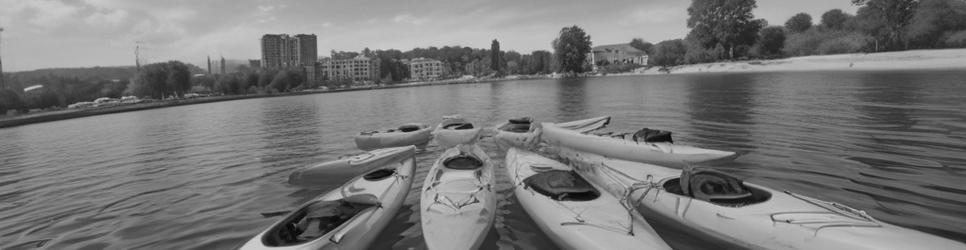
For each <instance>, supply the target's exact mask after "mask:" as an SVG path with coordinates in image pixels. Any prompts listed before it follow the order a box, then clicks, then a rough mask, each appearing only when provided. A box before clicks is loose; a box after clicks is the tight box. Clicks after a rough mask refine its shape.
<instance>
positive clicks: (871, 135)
mask: <svg viewBox="0 0 966 250" xmlns="http://www.w3.org/2000/svg"><path fill="white" fill-rule="evenodd" d="M964 78H966V72H962V71H957V72H946V71H935V72H933V71H930V72H820V73H763V74H721V75H676V76H641V77H605V78H591V79H584V80H560V81H557V80H535V81H506V82H499V83H493V84H478V85H446V86H428V87H420V88H406V89H391V90H378V91H360V92H342V93H329V94H319V95H304V96H289V97H278V98H263V99H247V100H238V101H231V102H219V103H209V104H202V105H190V106H179V107H171V108H165V109H154V110H145V111H139V112H129V113H120V114H112V115H105V116H97V117H88V118H82V119H73V120H66V121H59V122H50V123H42V124H35V125H28V126H21V127H14V128H6V129H0V138H2V139H0V249H34V248H49V249H104V248H109V249H231V248H235V247H238V246H240V245H241V244H243V243H244V242H245V241H247V240H248V239H249V238H250V237H252V236H253V235H255V234H257V233H259V232H261V231H262V230H264V229H265V227H267V226H268V225H270V224H271V223H273V222H274V221H275V220H277V219H278V218H277V217H274V218H265V217H263V216H262V215H261V213H264V212H275V211H286V210H290V209H292V208H293V207H296V206H298V205H300V204H302V203H304V202H306V201H308V200H309V199H312V198H313V197H315V196H318V195H320V194H323V193H325V192H327V191H329V190H331V189H332V188H335V187H337V186H339V185H340V184H341V183H340V181H344V180H343V179H345V180H347V179H348V177H346V178H340V179H338V180H336V181H333V183H321V184H320V185H318V186H314V187H303V186H296V185H291V184H289V183H288V182H287V176H288V174H289V173H291V172H292V171H293V170H295V169H297V168H300V167H303V166H307V165H310V164H312V163H316V162H320V161H327V160H333V159H337V158H339V157H341V156H345V155H352V154H355V153H358V152H359V151H358V150H356V149H354V144H353V142H352V139H351V136H352V135H354V134H356V133H358V132H359V131H362V130H367V129H376V128H386V127H394V126H395V125H396V124H397V123H401V122H423V123H429V124H432V123H435V122H438V121H439V119H440V116H441V115H444V114H455V113H461V114H462V115H463V116H465V117H468V118H470V119H473V120H475V121H477V122H478V123H479V124H481V125H484V126H492V125H495V124H496V123H498V122H499V121H500V120H502V119H506V118H508V117H518V116H532V117H535V118H537V119H541V120H557V119H578V118H586V117H590V116H598V115H613V117H614V119H613V121H612V124H611V125H610V127H611V128H612V129H613V130H614V131H622V132H626V131H631V130H636V129H639V128H641V127H651V128H660V129H665V130H670V131H673V132H674V136H675V141H676V143H679V144H685V145H693V146H698V147H707V148H714V149H721V150H730V151H740V152H742V153H743V155H742V156H741V157H739V158H738V159H736V161H735V162H732V163H723V164H722V165H720V166H716V167H719V168H720V169H721V170H722V171H726V172H729V173H733V174H735V175H737V176H741V177H745V178H748V180H749V182H753V183H758V184H762V185H766V186H769V187H772V188H775V189H778V190H790V191H793V192H796V193H802V194H805V195H809V196H813V197H816V198H820V199H825V200H830V201H836V202H841V203H845V204H847V205H850V206H853V207H856V208H859V209H864V210H867V211H869V212H870V214H872V215H873V216H876V217H877V218H879V219H881V220H883V221H886V222H890V223H896V224H899V225H903V226H909V227H912V228H914V229H917V230H922V231H926V232H930V233H935V234H938V235H940V236H944V237H948V238H952V239H958V240H966V233H964V232H966V211H964V210H963V209H962V208H964V207H966V181H963V180H966V154H963V153H962V151H963V149H964V148H966V110H964V109H963V108H962V104H963V103H966V96H964V95H961V94H957V93H966V85H963V84H960V83H961V82H962V79H964ZM482 145H483V146H484V149H485V150H486V151H487V153H488V154H489V156H490V157H491V158H492V159H493V160H494V163H496V164H495V165H496V166H497V170H496V178H497V184H496V187H495V190H497V195H498V197H499V202H498V204H497V210H496V211H495V214H496V218H495V219H494V226H493V229H492V230H491V231H490V232H489V233H488V235H487V236H486V241H485V243H484V244H483V248H484V249H548V248H549V249H552V248H556V247H557V246H555V245H553V243H552V242H551V240H550V239H549V238H548V237H547V236H546V235H544V234H543V233H542V232H540V229H539V228H538V227H537V226H536V225H535V224H534V222H533V221H532V219H531V218H530V217H529V215H528V214H527V213H526V211H524V210H523V208H522V207H521V206H520V204H519V203H518V202H517V201H516V198H515V197H514V195H513V192H512V188H513V187H512V185H511V184H510V182H509V181H508V179H507V177H506V174H505V173H504V171H505V170H504V167H503V157H504V153H505V151H503V150H500V149H498V148H497V147H496V146H495V145H493V144H492V141H491V140H489V139H487V140H484V141H483V142H482ZM443 150H444V149H442V148H439V147H436V146H435V145H430V146H428V147H427V148H426V149H425V150H420V151H419V152H418V154H417V156H416V159H417V165H418V166H419V167H418V168H417V170H416V176H415V177H414V180H413V181H414V182H413V183H415V184H414V185H413V187H412V188H411V189H410V194H409V195H408V196H407V197H406V200H405V202H404V205H403V208H402V209H401V212H400V213H399V214H397V215H396V216H395V217H394V218H393V221H392V222H391V223H390V226H389V227H387V228H386V229H385V230H384V231H383V232H382V234H380V235H379V237H378V240H377V243H376V244H374V245H373V248H374V249H425V243H424V242H423V239H422V229H421V227H420V217H419V216H420V213H419V211H418V210H419V208H418V206H419V202H418V201H419V191H420V186H421V184H422V181H423V179H424V178H425V175H426V172H427V171H428V168H429V167H430V166H431V165H432V164H433V162H434V161H435V159H436V157H438V156H439V155H440V153H441V152H442V151H443ZM653 226H654V227H655V229H656V230H658V231H659V232H665V233H664V234H662V236H667V237H670V238H672V239H677V240H680V241H682V242H684V243H686V244H684V245H680V243H681V242H678V243H679V244H677V245H676V246H688V247H695V248H714V247H715V245H713V244H710V245H709V244H707V243H694V242H699V241H697V240H694V239H691V238H690V237H688V236H687V235H674V234H675V232H673V231H670V230H672V229H673V228H672V227H669V226H668V225H663V224H660V223H658V224H655V225H653ZM692 241H694V242H692ZM702 244H703V245H702Z"/></svg>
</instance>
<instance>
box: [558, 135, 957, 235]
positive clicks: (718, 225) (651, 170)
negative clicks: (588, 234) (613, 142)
mask: <svg viewBox="0 0 966 250" xmlns="http://www.w3.org/2000/svg"><path fill="white" fill-rule="evenodd" d="M559 154H560V156H562V157H564V158H565V159H567V160H569V161H570V162H571V164H574V165H575V166H576V169H577V172H578V173H580V174H581V175H582V176H584V177H585V178H587V179H588V180H589V181H591V182H594V183H597V184H600V185H601V186H603V187H604V188H605V189H606V190H607V191H608V192H610V193H611V194H615V195H624V194H627V195H628V198H629V199H630V200H631V201H633V202H634V204H635V206H636V207H637V209H638V211H640V212H641V213H643V214H644V215H645V217H647V218H648V220H651V221H661V222H663V224H669V225H675V226H677V227H678V228H681V229H682V230H684V231H685V232H688V233H689V234H691V235H694V236H695V237H702V238H709V239H714V240H715V241H716V242H721V243H725V244H729V245H732V246H731V247H738V248H747V249H966V245H964V244H963V243H960V242H955V241H952V240H949V239H945V238H941V237H938V236H935V235H931V234H926V233H923V232H920V231H916V230H912V229H908V228H904V227H900V226H896V225H893V224H889V223H886V222H882V221H879V220H876V219H875V218H873V217H871V216H869V215H868V214H866V213H865V212H864V211H861V210H858V209H854V208H851V207H848V206H845V205H843V204H838V203H833V202H827V201H822V200H818V199H815V198H811V197H807V196H804V195H800V194H795V193H791V192H781V191H777V190H774V189H771V188H768V187H764V186H760V185H756V184H752V183H746V182H742V181H740V180H738V179H736V178H734V177H729V176H728V175H726V174H723V173H720V172H717V171H713V170H700V171H693V172H691V175H689V176H688V177H687V178H688V179H689V180H690V181H685V182H686V183H689V185H687V186H688V187H687V188H685V187H682V185H681V181H682V175H681V173H682V170H679V169H674V168H667V167H661V166H657V165H652V164H644V163H637V162H630V161H623V160H616V159H607V158H605V157H602V156H600V155H595V154H589V153H586V152H575V151H573V150H569V149H561V150H560V152H559ZM682 190H690V191H689V192H685V191H682ZM685 193H688V194H685ZM722 248H726V247H722Z"/></svg>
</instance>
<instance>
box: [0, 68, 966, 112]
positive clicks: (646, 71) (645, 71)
mask: <svg viewBox="0 0 966 250" xmlns="http://www.w3.org/2000/svg"><path fill="white" fill-rule="evenodd" d="M669 69H670V71H669V72H667V73H665V72H661V71H659V70H658V68H657V67H650V68H640V69H637V70H634V71H631V72H626V73H613V74H606V75H588V76H586V77H608V76H647V75H673V74H702V73H766V72H808V71H885V70H949V69H966V49H943V50H909V51H899V52H883V53H874V54H838V55H824V56H804V57H790V58H783V59H773V60H748V61H732V62H715V63H702V64H690V65H679V66H674V67H670V68H669ZM552 78H554V77H552V76H527V75H511V76H507V77H504V78H483V79H479V78H474V79H448V80H441V81H429V82H426V81H420V82H407V83H398V84H392V85H380V86H364V87H356V88H346V89H334V90H308V91H300V92H288V93H278V94H247V95H232V96H211V97H201V98H193V99H179V100H167V101H155V102H150V103H139V104H130V105H122V106H111V107H97V108H83V109H61V110H53V111H41V112H37V113H30V114H26V115H14V116H6V117H0V129H2V128H9V127H15V126H22V125H28V124H35V123H43V122H52V121H59V120H66V119H73V118H81V117H87V116H96V115H106V114H114V113H123V112H131V111H141V110H148V109H158V108H167V107H176V106H184V105H193V104H203V103H212V102H223V101H233V100H243V99H252V98H271V97H284V96H297V95H314V94H324V93H336V92H348V91H364V90H375V89H394V88H409V87H421V86H435V85H448V84H475V83H489V82H495V81H506V80H538V79H552Z"/></svg>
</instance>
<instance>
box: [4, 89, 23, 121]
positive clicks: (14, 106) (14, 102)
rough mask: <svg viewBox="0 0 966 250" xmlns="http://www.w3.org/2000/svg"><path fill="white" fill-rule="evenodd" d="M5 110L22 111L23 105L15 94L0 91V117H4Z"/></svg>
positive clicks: (9, 91) (9, 90) (10, 91)
mask: <svg viewBox="0 0 966 250" xmlns="http://www.w3.org/2000/svg"><path fill="white" fill-rule="evenodd" d="M7 110H24V104H23V101H22V100H21V99H20V95H17V92H14V91H13V90H11V89H0V115H6V114H7Z"/></svg>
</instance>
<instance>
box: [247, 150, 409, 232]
mask: <svg viewBox="0 0 966 250" xmlns="http://www.w3.org/2000/svg"><path fill="white" fill-rule="evenodd" d="M407 148H408V152H407V154H406V155H408V157H401V158H397V159H395V160H394V161H391V162H386V163H382V164H379V166H375V167H372V168H370V169H371V170H369V171H367V172H365V173H364V174H362V175H360V176H357V177H355V178H353V179H351V180H349V182H347V183H346V184H345V185H343V186H341V187H339V188H337V189H335V190H332V191H330V192H328V193H326V194H324V195H322V196H319V197H317V198H314V199H312V200H311V201H309V202H307V203H305V204H304V205H302V206H301V207H299V208H298V209H296V210H295V211H294V212H291V213H289V214H288V215H286V216H285V218H284V219H282V220H280V221H278V222H276V223H274V224H272V226H270V227H269V228H268V229H267V230H265V231H264V232H261V233H259V234H258V235H256V236H255V237H254V238H252V239H251V240H249V241H248V242H247V243H245V245H244V246H242V247H241V249H366V248H367V247H368V246H369V245H370V244H371V243H372V242H373V241H374V240H375V239H376V236H378V235H379V233H380V232H381V231H382V230H383V228H385V227H386V225H388V224H389V222H390V221H391V220H392V219H393V218H394V217H395V215H396V213H397V212H398V211H399V209H400V207H402V204H403V201H404V200H405V198H406V195H407V194H408V193H409V189H410V186H411V185H412V181H413V174H414V171H415V169H416V159H415V148H414V147H413V146H409V147H407Z"/></svg>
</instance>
